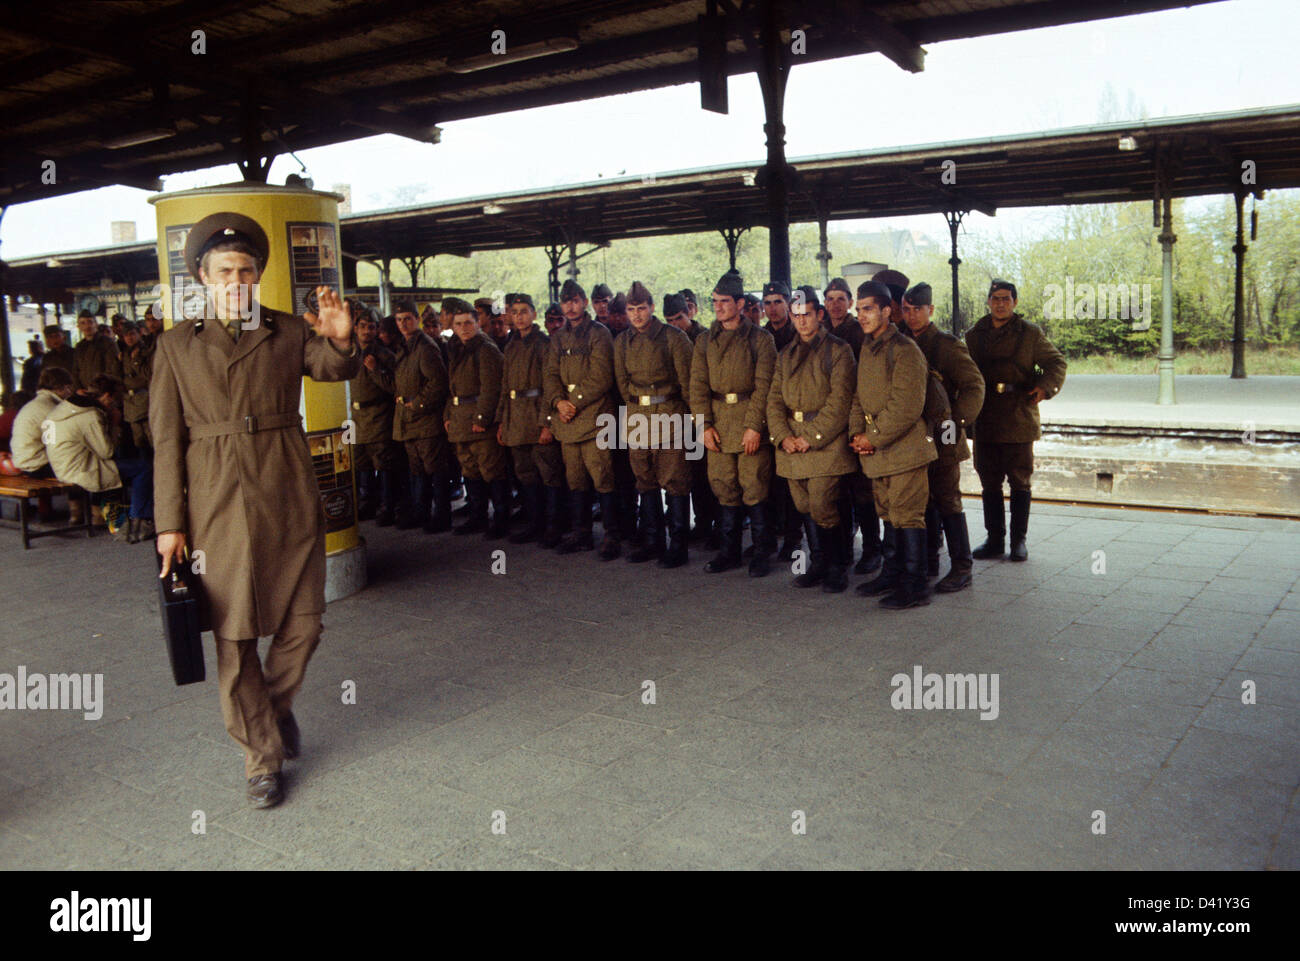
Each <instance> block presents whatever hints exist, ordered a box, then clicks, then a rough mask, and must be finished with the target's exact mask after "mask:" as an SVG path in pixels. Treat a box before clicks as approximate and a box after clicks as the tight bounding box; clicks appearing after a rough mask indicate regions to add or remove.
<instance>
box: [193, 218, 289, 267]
mask: <svg viewBox="0 0 1300 961" xmlns="http://www.w3.org/2000/svg"><path fill="white" fill-rule="evenodd" d="M227 241H237V242H239V243H244V244H247V245H248V246H249V247H251V248H252V249H253V250H254V251H256V252H257V259H258V260H259V261H261V264H260V266H261V267H262V268H265V267H266V260H267V257H268V256H270V253H271V244H270V242H269V241H268V240H267V239H266V231H265V230H263V229H262V225H261V224H259V223H258V222H257V221H256V220H254V219H253V218H252V217H246V216H244V215H243V214H237V213H234V212H233V211H229V210H223V211H220V212H218V213H215V214H208V215H207V216H206V217H204V218H203V219H202V220H200V221H199V222H198V223H197V224H195V225H194V226H193V227H191V228H190V232H189V236H187V237H186V238H185V266H187V267H188V268H189V269H190V273H191V274H192V275H193V276H194V279H195V280H201V279H202V278H201V277H199V264H200V263H201V262H202V260H203V255H204V254H205V253H207V252H208V251H209V250H210V249H212V248H213V247H215V246H216V245H217V244H220V243H225V242H227Z"/></svg>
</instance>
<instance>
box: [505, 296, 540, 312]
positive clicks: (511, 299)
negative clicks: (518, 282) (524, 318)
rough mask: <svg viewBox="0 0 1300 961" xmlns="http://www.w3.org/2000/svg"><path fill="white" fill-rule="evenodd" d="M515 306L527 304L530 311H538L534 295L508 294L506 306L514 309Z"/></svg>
mask: <svg viewBox="0 0 1300 961" xmlns="http://www.w3.org/2000/svg"><path fill="white" fill-rule="evenodd" d="M515 304H527V305H528V307H529V309H530V310H537V305H536V304H534V303H533V296H532V294H506V306H507V307H512V306H514V305H515Z"/></svg>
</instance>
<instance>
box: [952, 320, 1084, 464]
mask: <svg viewBox="0 0 1300 961" xmlns="http://www.w3.org/2000/svg"><path fill="white" fill-rule="evenodd" d="M966 346H967V347H968V348H969V349H970V355H971V359H972V360H974V361H975V364H976V366H978V367H979V370H980V373H981V374H983V375H984V406H983V408H982V409H981V410H980V413H979V417H978V419H977V420H976V421H975V439H976V440H977V441H983V442H985V443H990V444H1024V443H1029V442H1032V441H1036V440H1038V438H1039V437H1041V436H1042V433H1043V432H1042V427H1041V426H1040V423H1039V419H1038V405H1037V404H1035V403H1033V402H1032V401H1031V400H1030V399H1029V393H1028V392H1029V391H1031V390H1033V389H1034V388H1035V387H1041V388H1042V389H1043V392H1044V393H1045V394H1046V395H1047V397H1054V396H1056V394H1057V393H1058V392H1059V391H1060V390H1061V386H1062V385H1063V384H1064V383H1065V357H1063V356H1062V355H1061V352H1060V351H1059V350H1057V349H1056V347H1054V346H1053V345H1052V343H1051V341H1049V340H1048V339H1047V335H1046V334H1044V333H1043V330H1042V328H1041V327H1039V326H1038V325H1037V324H1031V323H1029V321H1027V320H1025V319H1024V318H1023V317H1021V316H1020V315H1019V314H1012V315H1011V319H1010V320H1008V321H1007V322H1006V323H1005V324H1003V325H1002V329H1001V330H998V329H995V328H994V326H993V318H992V317H990V316H989V315H988V314H985V315H984V316H983V317H981V318H980V319H979V320H978V321H977V322H976V324H975V326H974V327H972V328H971V329H970V330H968V331H966ZM1035 368H1037V369H1038V370H1041V371H1042V373H1041V374H1040V373H1038V370H1036V369H1035ZM999 385H1002V387H1001V389H999Z"/></svg>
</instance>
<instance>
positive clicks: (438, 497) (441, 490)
mask: <svg viewBox="0 0 1300 961" xmlns="http://www.w3.org/2000/svg"><path fill="white" fill-rule="evenodd" d="M429 493H430V497H431V499H432V502H433V513H432V514H430V515H429V516H428V517H427V518H426V519H425V522H424V532H425V533H426V534H442V533H445V532H446V531H449V530H451V478H449V477H448V476H447V475H446V474H434V475H433V476H432V477H430V478H429ZM425 513H426V514H428V511H427V510H426V511H425Z"/></svg>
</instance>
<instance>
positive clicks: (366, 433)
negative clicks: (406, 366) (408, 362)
mask: <svg viewBox="0 0 1300 961" xmlns="http://www.w3.org/2000/svg"><path fill="white" fill-rule="evenodd" d="M367 357H373V358H375V369H374V370H370V369H369V368H367V367H366V366H365V360H366V358H367ZM361 364H362V366H361V369H360V370H359V371H357V376H355V377H353V378H352V379H351V380H350V381H348V395H349V397H350V398H351V402H352V413H351V417H352V422H353V423H354V424H356V425H357V443H358V444H381V443H383V442H384V441H386V440H391V439H392V437H393V395H394V394H396V393H397V376H396V375H397V355H396V354H394V353H393V352H392V351H391V350H389V349H388V348H387V347H385V346H384V345H383V344H381V343H380V342H379V340H378V339H377V338H376V339H375V340H373V341H371V342H370V344H369V345H368V346H366V347H364V348H362V350H361Z"/></svg>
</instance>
